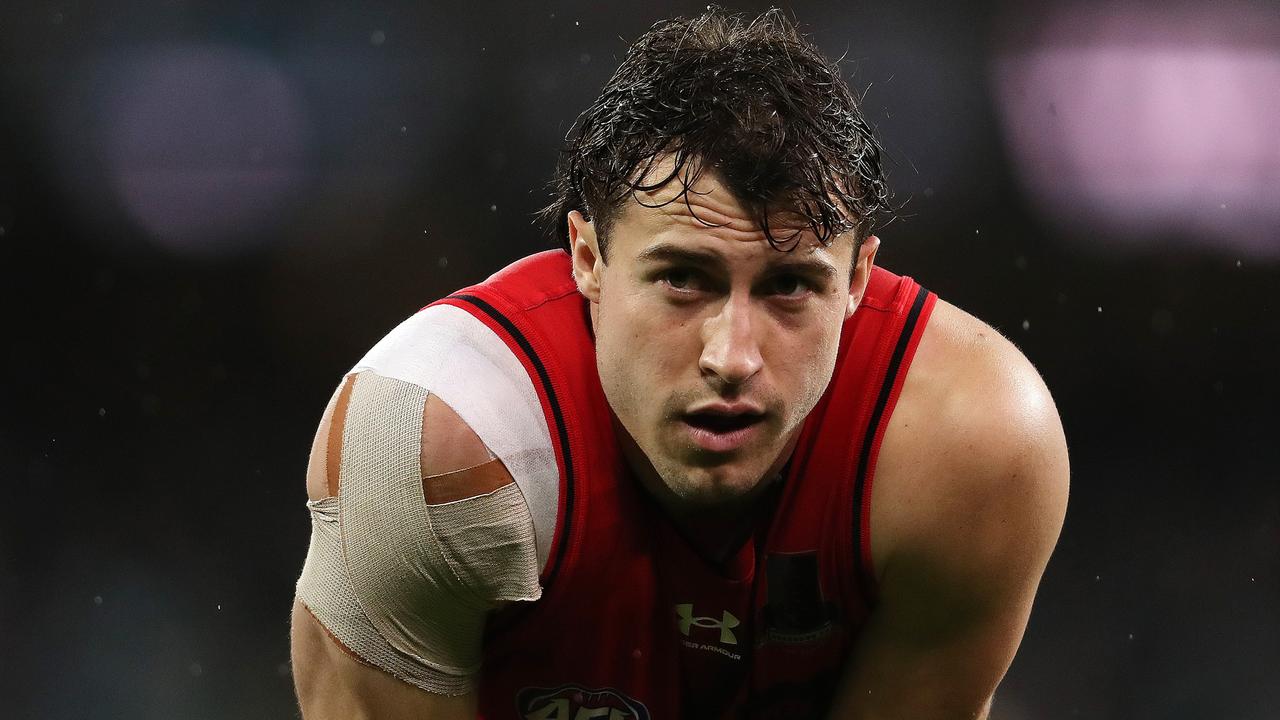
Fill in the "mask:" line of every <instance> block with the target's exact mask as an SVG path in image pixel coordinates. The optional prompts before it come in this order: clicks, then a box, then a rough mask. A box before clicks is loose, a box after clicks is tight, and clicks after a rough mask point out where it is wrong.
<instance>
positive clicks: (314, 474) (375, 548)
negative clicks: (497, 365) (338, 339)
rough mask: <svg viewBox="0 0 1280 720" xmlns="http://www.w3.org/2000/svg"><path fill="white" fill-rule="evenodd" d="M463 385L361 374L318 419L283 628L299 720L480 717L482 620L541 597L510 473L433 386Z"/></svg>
mask: <svg viewBox="0 0 1280 720" xmlns="http://www.w3.org/2000/svg"><path fill="white" fill-rule="evenodd" d="M427 330H430V328H427ZM437 344H439V343H437ZM445 349H446V350H447V349H448V348H445ZM457 354H462V353H457ZM381 367H382V365H378V368H381ZM401 375H404V373H401ZM411 380H412V381H411ZM490 380H491V381H492V383H493V384H497V383H498V382H500V380H501V378H498V379H493V378H492V377H490ZM458 384H459V383H458V381H457V377H456V376H453V377H452V378H451V379H450V380H449V381H448V382H441V383H437V382H435V381H432V380H429V379H425V378H417V377H412V376H410V377H409V378H408V379H405V378H404V377H390V376H386V375H382V374H379V372H378V371H377V369H362V370H361V371H360V372H356V373H353V374H351V375H349V376H347V377H346V378H345V379H344V381H343V384H342V385H341V386H340V387H339V389H338V391H337V392H336V393H335V395H334V398H333V399H332V400H331V401H330V403H329V406H328V407H327V408H326V411H325V413H324V416H323V417H322V419H321V422H320V426H319V428H318V430H317V433H316V439H315V441H314V443H313V447H312V453H311V462H310V464H309V466H308V471H307V490H308V497H309V499H310V501H309V503H308V505H309V507H310V508H311V510H312V541H311V547H310V550H309V551H308V556H307V562H306V565H305V567H304V569H303V573H302V576H301V578H300V579H299V582H298V598H297V602H296V603H295V607H294V617H293V631H292V645H293V659H294V676H295V686H296V690H297V693H298V699H299V702H300V705H301V707H302V709H303V712H304V713H305V716H306V717H307V718H328V717H362V716H376V717H379V718H381V717H406V718H407V717H427V718H436V717H445V718H452V717H468V716H474V712H475V685H476V681H477V678H478V670H479V665H480V659H481V641H482V635H483V628H484V622H485V618H486V616H487V613H488V612H489V611H490V610H492V609H494V608H495V607H497V606H498V605H500V604H501V603H503V602H507V601H513V600H533V599H536V598H537V596H538V594H539V592H540V589H539V587H538V571H539V562H538V558H537V553H536V550H535V533H534V528H533V523H532V519H531V517H530V512H529V509H528V507H527V506H526V503H525V500H524V497H523V495H522V493H521V491H520V489H519V487H518V486H517V485H516V482H515V478H513V476H512V474H511V473H510V472H509V471H508V469H507V467H506V465H505V464H504V462H503V461H502V460H501V459H500V458H498V457H496V456H495V453H494V452H492V451H491V449H490V447H489V446H488V444H486V442H485V441H484V440H482V439H481V436H480V435H479V434H478V433H477V432H476V431H475V430H473V429H472V428H471V426H470V425H468V423H467V422H466V421H465V420H463V418H462V417H461V416H460V415H459V413H458V412H455V410H454V409H453V408H452V407H451V406H450V405H449V404H448V403H446V402H445V401H444V400H443V399H442V396H441V394H440V393H437V392H436V390H439V389H445V388H448V389H449V390H453V391H456V389H457V386H458ZM426 385H431V387H432V390H431V391H429V390H428V389H427V387H425V386H426ZM444 396H445V397H448V396H450V393H449V392H448V391H446V392H445V393H444ZM454 397H455V400H456V397H457V396H456V395H455V396H454ZM493 430H494V428H493V427H489V431H490V432H492V431H493Z"/></svg>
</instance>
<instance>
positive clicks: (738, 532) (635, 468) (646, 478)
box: [614, 418, 800, 560]
mask: <svg viewBox="0 0 1280 720" xmlns="http://www.w3.org/2000/svg"><path fill="white" fill-rule="evenodd" d="M614 426H615V431H616V433H617V437H618V439H619V444H620V446H621V450H622V455H623V457H624V458H625V460H626V463H627V466H628V468H629V469H630V471H631V474H632V475H633V476H634V477H635V478H636V480H637V482H639V484H640V486H641V487H643V488H644V490H645V491H646V493H647V494H648V495H649V496H650V497H651V498H653V500H654V501H655V502H656V503H657V504H658V506H659V507H661V508H662V510H663V512H664V514H665V515H666V516H667V517H668V518H669V519H670V520H671V522H672V524H673V525H674V526H675V527H676V529H677V530H678V531H679V532H680V534H681V535H682V536H684V538H685V539H686V540H688V541H689V543H690V544H691V545H693V546H694V547H695V548H696V549H697V550H698V551H699V553H700V554H702V555H703V556H704V557H707V558H709V559H714V560H723V559H724V558H725V557H726V556H728V555H731V554H733V553H734V552H736V551H737V549H738V548H739V547H740V546H741V544H742V542H743V540H744V539H745V538H746V537H747V536H748V535H749V534H750V533H751V530H752V528H753V527H755V525H756V524H757V521H758V520H759V519H760V515H761V513H762V512H765V511H767V509H768V508H769V507H771V506H772V504H773V499H774V498H775V497H776V493H774V492H773V490H775V489H776V488H778V487H779V485H780V484H781V482H782V480H783V470H784V469H785V467H786V464H787V461H788V460H789V459H790V458H791V454H792V452H793V451H794V450H795V446H796V442H797V440H798V439H799V436H800V433H799V429H798V428H797V429H796V431H795V432H793V433H792V436H791V438H790V439H789V440H788V441H787V443H786V445H785V446H784V447H783V450H782V452H781V453H780V454H779V455H778V458H777V459H776V460H775V461H774V462H773V464H772V465H770V467H769V469H768V470H767V471H766V472H765V474H764V475H763V476H762V477H761V479H760V480H759V482H757V483H756V485H755V486H754V487H753V488H751V490H750V491H748V492H747V493H745V494H743V495H741V496H739V497H735V498H732V499H728V500H725V501H722V502H716V503H714V504H705V503H703V504H690V503H689V502H688V501H687V500H686V499H684V498H682V497H680V496H678V495H677V494H676V493H675V492H673V491H672V490H671V488H670V487H668V485H667V483H666V482H664V481H663V479H662V476H661V475H660V474H659V473H658V471H657V470H656V469H655V468H654V467H653V463H651V462H650V461H649V458H648V457H647V456H646V455H645V454H644V452H643V451H642V450H641V449H640V447H639V446H638V445H636V443H635V441H634V440H633V439H632V438H631V436H630V435H629V434H628V433H627V431H626V430H625V429H624V428H623V427H622V425H621V424H620V423H618V422H617V419H616V418H615V419H614Z"/></svg>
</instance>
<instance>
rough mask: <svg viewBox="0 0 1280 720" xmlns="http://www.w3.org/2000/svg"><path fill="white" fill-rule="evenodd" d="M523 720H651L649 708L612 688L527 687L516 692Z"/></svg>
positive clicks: (574, 686)
mask: <svg viewBox="0 0 1280 720" xmlns="http://www.w3.org/2000/svg"><path fill="white" fill-rule="evenodd" d="M516 709H517V710H519V711H520V717H522V718H524V720H595V719H596V718H599V720H649V708H646V707H645V706H644V703H642V702H640V701H638V700H635V699H633V698H629V697H627V696H626V695H623V694H622V693H620V692H618V691H617V690H614V689H613V688H598V689H595V690H588V689H586V688H584V687H580V686H578V685H561V686H560V687H558V688H540V687H531V688H525V689H523V690H521V691H520V693H519V694H518V695H516Z"/></svg>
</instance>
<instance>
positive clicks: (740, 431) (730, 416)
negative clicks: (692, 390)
mask: <svg viewBox="0 0 1280 720" xmlns="http://www.w3.org/2000/svg"><path fill="white" fill-rule="evenodd" d="M681 420H683V421H684V425H685V427H687V428H688V431H687V432H688V437H689V440H690V441H692V442H693V444H694V445H695V446H697V447H699V448H701V449H702V450H704V451H707V452H713V453H729V452H734V451H737V450H740V449H742V448H744V447H745V446H746V445H747V444H748V443H749V442H750V441H751V439H752V438H753V437H755V436H756V435H757V431H758V428H759V427H760V425H761V424H762V423H763V422H764V415H763V414H760V413H751V412H746V413H714V412H697V413H688V414H686V415H684V416H683V417H682V418H681Z"/></svg>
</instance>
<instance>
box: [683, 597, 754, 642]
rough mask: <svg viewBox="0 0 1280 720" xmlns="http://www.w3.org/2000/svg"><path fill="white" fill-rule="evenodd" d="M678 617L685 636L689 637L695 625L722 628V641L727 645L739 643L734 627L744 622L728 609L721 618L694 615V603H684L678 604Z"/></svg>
mask: <svg viewBox="0 0 1280 720" xmlns="http://www.w3.org/2000/svg"><path fill="white" fill-rule="evenodd" d="M676 618H678V619H679V624H680V633H681V634H682V635H684V636H685V637H689V628H690V627H692V626H694V625H697V626H698V627H700V628H720V642H722V643H724V644H725V645H737V644H738V638H737V636H736V635H734V634H733V628H736V627H738V626H739V625H741V624H742V622H741V621H740V620H738V618H736V617H734V616H733V613H731V612H729V611H728V610H725V611H724V617H722V618H721V619H719V620H716V619H715V618H713V617H694V616H693V603H682V604H680V605H677V606H676Z"/></svg>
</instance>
